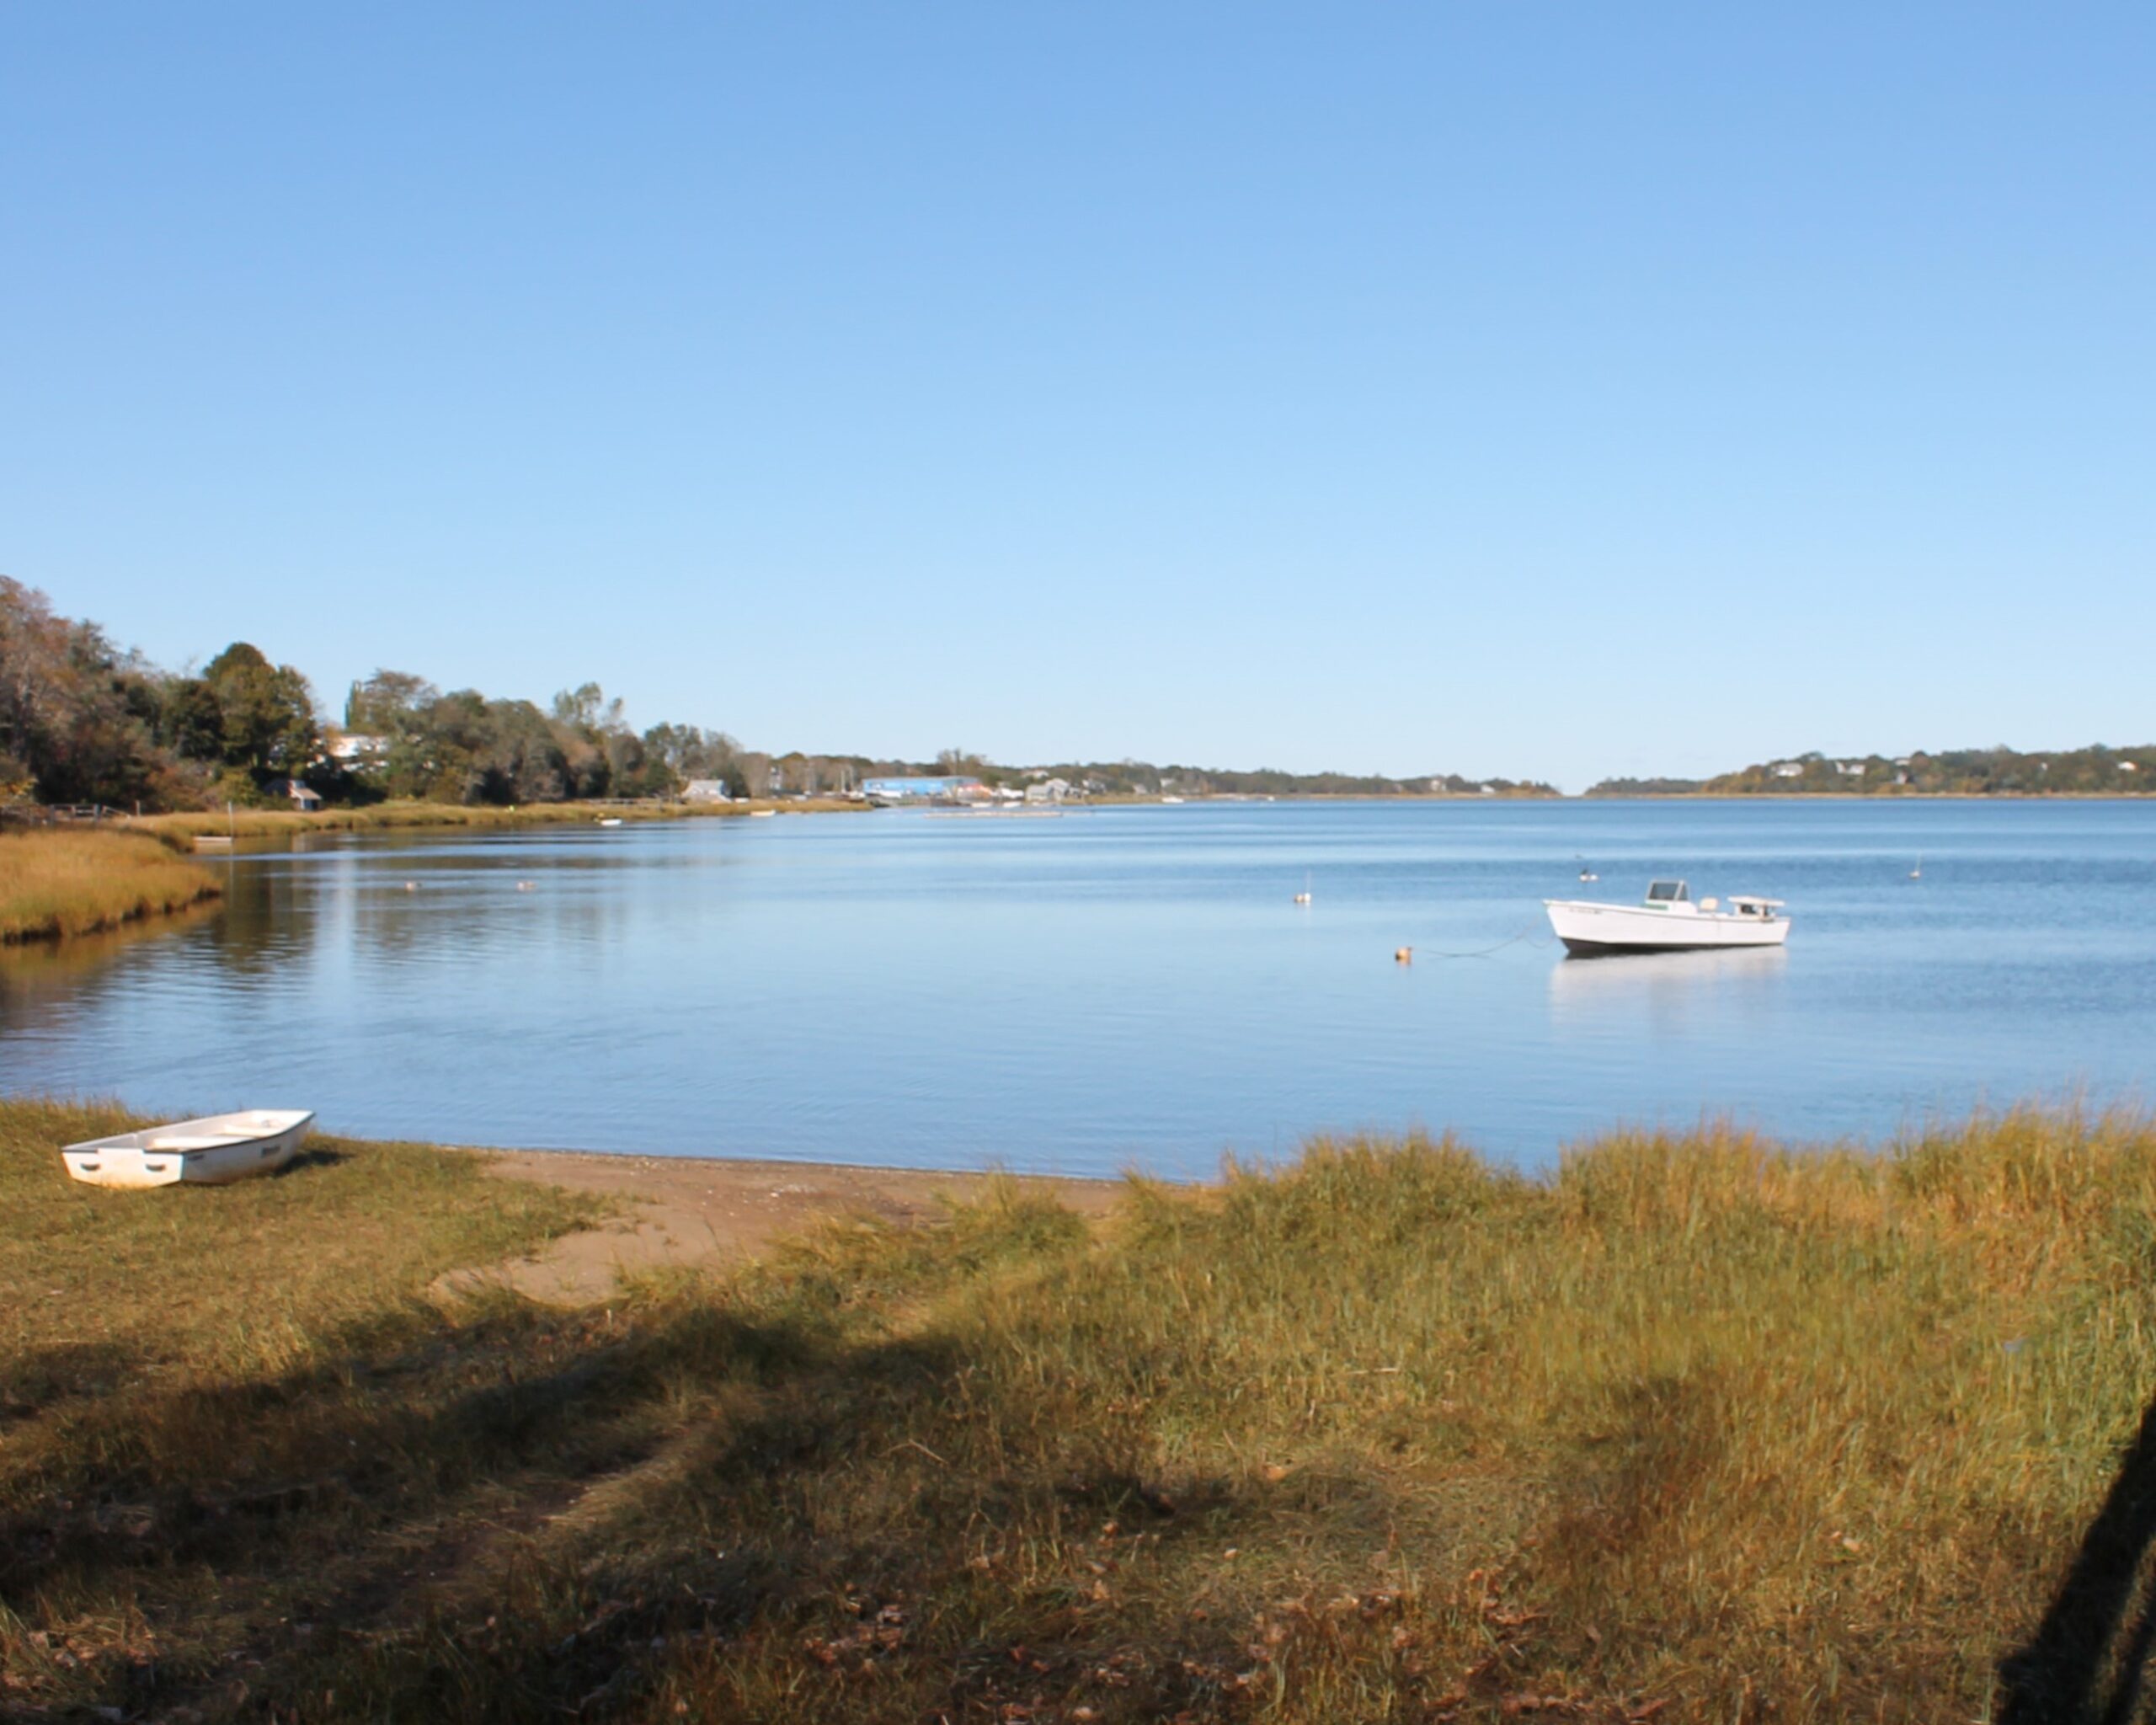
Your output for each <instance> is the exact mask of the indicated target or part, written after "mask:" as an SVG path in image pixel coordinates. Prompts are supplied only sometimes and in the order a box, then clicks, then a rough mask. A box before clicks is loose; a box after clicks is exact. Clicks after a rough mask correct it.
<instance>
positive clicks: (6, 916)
mask: <svg viewBox="0 0 2156 1725" xmlns="http://www.w3.org/2000/svg"><path fill="white" fill-rule="evenodd" d="M222 890H223V889H222V888H221V887H220V886H219V885H218V884H217V881H216V876H214V875H212V874H211V873H210V871H209V870H207V869H206V868H198V867H197V866H196V865H195V864H194V863H187V862H183V861H182V860H181V859H180V858H179V857H175V856H173V854H172V852H171V851H169V850H168V849H167V848H166V847H165V846H163V845H162V844H159V843H157V841H155V840H153V839H148V838H143V837H141V836H136V835H132V834H127V833H115V832H102V831H82V830H70V829H67V828H51V827H40V828H32V829H29V830H24V831H19V832H9V831H0V943H11V942H16V941H25V940H51V939H57V938H59V937H63V936H67V935H80V934H93V933H96V932H99V931H100V930H103V929H108V928H117V927H120V925H121V924H123V923H126V922H132V921H136V920H138V919H140V918H141V917H145V916H163V915H166V914H168V913H169V912H171V911H179V910H183V909H184V908H185V907H186V906H188V905H194V904H199V903H200V901H201V900H205V899H210V898H215V897H216V895H218V894H219V893H220V892H221V891H222Z"/></svg>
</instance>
